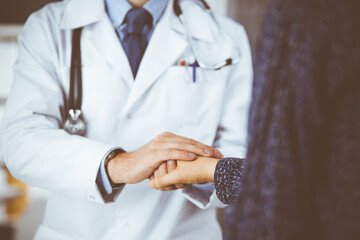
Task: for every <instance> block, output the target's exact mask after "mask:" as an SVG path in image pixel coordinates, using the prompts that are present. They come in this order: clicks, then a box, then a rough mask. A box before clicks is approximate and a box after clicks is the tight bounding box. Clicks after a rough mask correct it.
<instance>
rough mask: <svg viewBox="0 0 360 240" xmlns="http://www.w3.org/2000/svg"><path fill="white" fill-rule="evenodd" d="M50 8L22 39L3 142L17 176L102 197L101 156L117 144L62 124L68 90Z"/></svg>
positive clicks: (40, 184) (47, 186)
mask: <svg viewBox="0 0 360 240" xmlns="http://www.w3.org/2000/svg"><path fill="white" fill-rule="evenodd" d="M49 18H50V17H49V16H48V15H47V14H46V11H40V12H37V13H35V14H33V15H31V16H30V18H29V19H28V21H27V23H26V24H25V26H24V28H23V30H22V32H21V34H20V35H19V38H18V43H19V58H18V60H17V62H16V64H15V79H14V82H13V86H12V90H11V93H10V96H9V98H8V100H7V106H6V110H5V115H4V118H3V122H2V127H1V134H0V144H1V151H2V155H3V157H4V160H5V163H6V165H7V167H8V168H9V170H10V172H11V173H12V174H13V175H14V177H16V178H18V179H19V180H21V181H23V182H25V183H27V184H30V185H33V186H36V187H39V188H43V189H46V190H49V191H53V192H57V193H61V194H67V195H71V196H73V197H79V198H85V199H89V200H91V201H98V202H103V199H102V197H101V195H100V193H99V191H98V188H97V186H96V183H95V179H96V175H97V172H98V169H99V165H100V162H101V159H102V158H103V157H104V155H105V154H106V153H107V152H108V151H109V149H111V148H113V147H114V146H111V145H108V144H104V143H101V142H98V141H95V140H92V139H88V138H85V137H80V136H72V135H69V134H68V133H66V132H65V131H64V130H62V129H61V128H60V122H61V113H60V112H61V111H60V109H59V107H60V106H62V105H63V104H64V89H63V87H62V86H61V84H60V81H59V77H58V76H59V75H58V74H59V73H58V69H57V68H58V67H57V66H58V65H57V64H56V63H57V62H58V56H59V54H60V53H59V51H58V49H57V43H56V39H58V38H57V37H56V34H59V33H58V32H57V31H56V29H58V28H57V26H55V25H54V26H53V27H51V21H52V20H51V19H49Z"/></svg>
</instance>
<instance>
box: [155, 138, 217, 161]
mask: <svg viewBox="0 0 360 240" xmlns="http://www.w3.org/2000/svg"><path fill="white" fill-rule="evenodd" d="M160 148H161V149H176V150H180V151H187V152H189V153H194V154H196V155H198V156H209V157H210V156H213V155H214V153H215V149H214V148H212V147H209V146H206V145H203V144H192V143H189V142H178V141H169V142H164V143H162V145H161V146H160Z"/></svg>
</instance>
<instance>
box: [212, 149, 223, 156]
mask: <svg viewBox="0 0 360 240" xmlns="http://www.w3.org/2000/svg"><path fill="white" fill-rule="evenodd" d="M214 156H215V158H223V157H224V155H222V154H221V153H220V152H219V151H218V150H215V153H214Z"/></svg>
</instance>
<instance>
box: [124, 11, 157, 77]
mask: <svg viewBox="0 0 360 240" xmlns="http://www.w3.org/2000/svg"><path fill="white" fill-rule="evenodd" d="M152 21H153V17H152V15H151V14H150V13H149V12H148V11H146V10H145V9H144V8H132V9H130V10H129V12H128V13H127V14H126V17H125V22H126V24H127V26H126V29H125V36H124V39H123V41H122V44H123V46H124V49H125V52H126V55H127V57H128V59H129V62H130V65H131V70H132V72H133V75H134V77H135V76H136V73H137V71H138V69H139V65H140V62H141V59H142V57H143V55H144V53H145V50H146V47H147V45H148V40H147V35H148V34H149V32H150V30H151V28H152Z"/></svg>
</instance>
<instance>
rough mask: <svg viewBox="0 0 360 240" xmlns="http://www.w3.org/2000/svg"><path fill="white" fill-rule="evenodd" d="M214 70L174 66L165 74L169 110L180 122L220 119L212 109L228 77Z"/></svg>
mask: <svg viewBox="0 0 360 240" xmlns="http://www.w3.org/2000/svg"><path fill="white" fill-rule="evenodd" d="M221 76H222V74H221V73H220V74H219V73H217V72H215V71H207V70H203V69H201V68H199V67H197V68H196V77H195V78H194V76H193V69H192V68H191V67H188V68H187V67H181V66H173V67H170V68H169V69H168V71H167V73H166V75H165V77H166V83H167V86H166V90H167V91H166V92H167V99H168V113H169V116H170V117H171V118H173V119H174V121H177V122H179V123H181V124H206V123H209V122H212V121H216V120H217V118H218V117H217V116H216V114H215V112H216V111H214V112H212V110H213V108H214V107H215V106H216V105H217V101H219V100H218V98H220V97H221V96H222V94H223V90H222V89H223V87H224V86H225V84H226V83H225V81H226V79H225V78H224V77H221Z"/></svg>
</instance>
